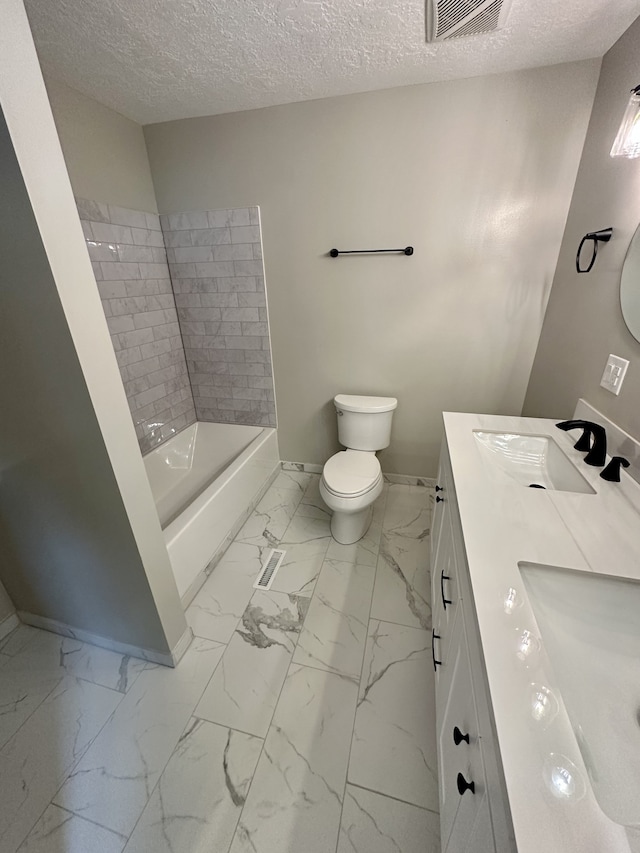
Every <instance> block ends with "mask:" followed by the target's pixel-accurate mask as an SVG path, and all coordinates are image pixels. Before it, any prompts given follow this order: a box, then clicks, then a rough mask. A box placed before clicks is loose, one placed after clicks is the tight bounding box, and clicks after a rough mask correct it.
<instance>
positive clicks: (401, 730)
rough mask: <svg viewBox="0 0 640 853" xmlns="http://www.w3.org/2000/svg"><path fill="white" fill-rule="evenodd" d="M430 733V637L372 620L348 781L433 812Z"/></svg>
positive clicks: (433, 757) (434, 764)
mask: <svg viewBox="0 0 640 853" xmlns="http://www.w3.org/2000/svg"><path fill="white" fill-rule="evenodd" d="M435 734H436V732H435V682H434V678H433V667H432V665H431V643H430V636H429V634H428V633H427V631H422V630H418V629H416V628H407V627H405V626H402V625H392V624H390V623H387V622H378V621H376V620H373V619H372V620H371V622H370V623H369V636H368V639H367V650H366V652H365V660H364V666H363V670H362V680H361V682H360V695H359V698H358V711H357V714H356V723H355V729H354V733H353V743H352V745H351V760H350V763H349V781H350V782H353V783H354V784H356V785H360V786H362V787H363V788H369V789H371V790H373V791H378V792H379V793H382V794H387V795H389V796H391V797H396V798H397V799H399V800H404V801H406V802H408V803H413V804H414V805H417V806H422V807H424V808H428V809H432V810H434V811H437V810H438V779H437V756H436V739H435Z"/></svg>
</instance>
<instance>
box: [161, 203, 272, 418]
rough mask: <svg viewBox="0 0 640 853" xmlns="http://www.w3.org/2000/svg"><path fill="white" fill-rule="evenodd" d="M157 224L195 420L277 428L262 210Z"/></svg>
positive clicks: (193, 215) (176, 217)
mask: <svg viewBox="0 0 640 853" xmlns="http://www.w3.org/2000/svg"><path fill="white" fill-rule="evenodd" d="M160 222H161V224H162V230H163V232H164V236H165V244H166V247H167V257H168V260H169V268H170V270H171V279H172V281H173V289H174V293H175V300H176V305H177V309H178V318H179V320H180V328H181V330H182V337H183V341H184V349H185V354H186V358H187V365H188V368H189V376H190V379H191V387H192V390H193V398H194V403H195V408H196V413H197V416H198V420H199V421H215V422H216V423H235V424H251V425H255V426H275V425H276V408H275V394H274V385H273V374H272V366H271V347H270V339H269V320H268V315H267V299H266V291H265V279H264V267H263V262H262V240H261V231H260V213H259V209H258V208H257V207H244V208H235V209H232V210H208V211H192V212H187V213H174V214H169V215H165V216H161V217H160Z"/></svg>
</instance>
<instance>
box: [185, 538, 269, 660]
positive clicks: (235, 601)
mask: <svg viewBox="0 0 640 853" xmlns="http://www.w3.org/2000/svg"><path fill="white" fill-rule="evenodd" d="M261 568H262V549H261V548H260V547H259V546H258V545H251V544H247V543H245V542H237V541H236V542H233V543H232V544H231V545H230V546H229V549H228V550H227V552H226V554H225V555H224V557H223V558H222V560H220V562H219V563H218V565H217V566H216V567H215V569H214V570H213V572H212V574H211V576H210V577H209V578H207V580H206V581H205V583H204V585H203V587H202V589H201V590H200V592H199V593H198V594H197V595H196V597H195V598H194V600H193V601H192V602H191V604H190V605H189V607H188V608H187V614H186V615H187V622H188V623H189V626H190V627H191V629H192V631H193V633H194V634H195V635H196V637H205V638H206V639H209V640H214V641H216V642H218V643H228V642H229V640H230V639H231V637H232V636H233V632H234V631H235V630H236V627H237V625H238V621H239V620H240V619H241V617H242V614H243V613H244V611H245V609H246V607H247V604H248V603H249V600H250V598H251V596H252V595H253V593H254V591H255V590H254V588H253V583H254V581H255V579H256V578H257V577H258V575H259V574H260V569H261Z"/></svg>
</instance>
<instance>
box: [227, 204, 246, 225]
mask: <svg viewBox="0 0 640 853" xmlns="http://www.w3.org/2000/svg"><path fill="white" fill-rule="evenodd" d="M227 212H228V214H229V225H231V226H232V227H237V226H241V225H249V224H250V222H251V219H250V217H249V208H248V207H236V208H233V209H232V210H229V211H227Z"/></svg>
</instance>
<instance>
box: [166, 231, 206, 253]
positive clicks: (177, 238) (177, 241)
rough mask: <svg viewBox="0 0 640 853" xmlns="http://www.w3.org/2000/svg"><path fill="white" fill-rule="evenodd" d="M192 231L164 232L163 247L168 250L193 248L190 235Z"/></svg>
mask: <svg viewBox="0 0 640 853" xmlns="http://www.w3.org/2000/svg"><path fill="white" fill-rule="evenodd" d="M194 233H198V232H194V231H165V234H164V239H165V245H166V247H167V250H168V249H175V248H178V247H186V246H193V241H192V239H191V235H192V234H194Z"/></svg>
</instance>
